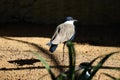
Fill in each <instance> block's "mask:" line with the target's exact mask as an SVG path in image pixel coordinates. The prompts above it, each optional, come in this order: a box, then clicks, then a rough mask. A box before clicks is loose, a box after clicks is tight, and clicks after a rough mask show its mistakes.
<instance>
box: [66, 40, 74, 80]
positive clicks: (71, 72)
mask: <svg viewBox="0 0 120 80" xmlns="http://www.w3.org/2000/svg"><path fill="white" fill-rule="evenodd" d="M67 47H68V51H69V73H68V78H69V80H74V75H75V74H74V72H75V60H76V55H75V49H74V47H73V44H72V42H70V41H68V42H67Z"/></svg>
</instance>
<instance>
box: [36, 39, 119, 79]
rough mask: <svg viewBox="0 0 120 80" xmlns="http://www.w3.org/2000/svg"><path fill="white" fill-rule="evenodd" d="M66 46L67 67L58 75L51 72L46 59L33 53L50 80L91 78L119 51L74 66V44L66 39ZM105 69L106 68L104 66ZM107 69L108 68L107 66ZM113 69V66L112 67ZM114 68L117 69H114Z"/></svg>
mask: <svg viewBox="0 0 120 80" xmlns="http://www.w3.org/2000/svg"><path fill="white" fill-rule="evenodd" d="M67 47H68V51H69V69H68V70H67V71H65V72H63V73H61V74H60V75H58V76H57V77H55V75H54V73H53V72H52V70H51V68H50V66H49V65H48V64H47V63H46V61H45V60H44V59H43V58H42V57H41V56H40V54H38V53H34V54H35V55H36V56H37V57H38V59H39V60H40V61H41V62H42V63H43V64H44V66H45V68H46V69H47V70H48V72H49V74H50V75H51V79H52V80H92V79H93V77H94V76H95V75H96V73H97V72H98V70H99V69H101V68H102V66H103V64H104V63H105V62H106V61H107V60H108V59H109V58H110V57H111V56H112V55H114V54H116V53H120V51H118V52H112V53H109V54H107V55H104V56H99V57H96V58H95V59H93V60H92V61H90V62H84V63H81V64H80V65H79V66H77V67H75V63H76V55H75V49H74V45H73V44H72V42H70V41H68V42H67ZM101 57H102V59H101V60H100V61H99V62H98V63H97V65H96V66H92V65H93V63H94V62H95V61H96V60H97V59H98V58H101ZM106 69H107V68H106ZM108 69H109V68H108ZM113 69H114V68H113ZM115 70H119V69H116V68H115ZM104 75H106V76H108V77H110V78H112V79H113V80H118V79H117V78H115V77H113V76H111V75H109V74H105V73H104Z"/></svg>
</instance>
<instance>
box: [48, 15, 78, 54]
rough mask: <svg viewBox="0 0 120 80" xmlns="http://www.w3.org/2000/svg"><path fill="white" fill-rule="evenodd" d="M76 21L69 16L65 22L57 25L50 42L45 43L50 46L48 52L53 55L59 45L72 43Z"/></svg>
mask: <svg viewBox="0 0 120 80" xmlns="http://www.w3.org/2000/svg"><path fill="white" fill-rule="evenodd" d="M76 21H77V20H75V19H73V18H72V17H71V16H68V17H66V20H65V22H63V23H61V24H59V25H58V26H57V28H56V31H55V33H54V35H53V36H52V38H51V40H50V41H49V42H48V43H47V45H49V46H50V48H49V51H50V52H51V53H53V52H54V51H55V50H56V48H57V47H58V45H59V44H60V43H64V44H65V43H66V42H67V41H72V40H73V39H74V37H75V25H74V22H76Z"/></svg>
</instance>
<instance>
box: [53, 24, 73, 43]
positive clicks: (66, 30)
mask: <svg viewBox="0 0 120 80" xmlns="http://www.w3.org/2000/svg"><path fill="white" fill-rule="evenodd" d="M73 35H74V27H73V26H71V25H69V24H61V25H59V26H58V27H57V29H56V32H55V34H54V35H53V37H52V44H60V43H62V42H65V41H68V40H70V38H71V37H72V36H73Z"/></svg>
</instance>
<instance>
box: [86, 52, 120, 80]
mask: <svg viewBox="0 0 120 80" xmlns="http://www.w3.org/2000/svg"><path fill="white" fill-rule="evenodd" d="M115 53H119V51H118V52H112V53H110V54H107V55H106V56H105V57H104V58H103V59H102V60H101V61H100V62H99V63H98V64H97V66H95V67H93V71H92V73H91V76H90V77H89V78H88V80H91V79H92V78H93V76H94V75H95V74H96V72H97V71H98V70H99V69H100V68H101V67H102V65H103V64H104V63H105V62H106V61H107V59H108V58H109V57H110V56H112V55H113V54H115Z"/></svg>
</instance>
